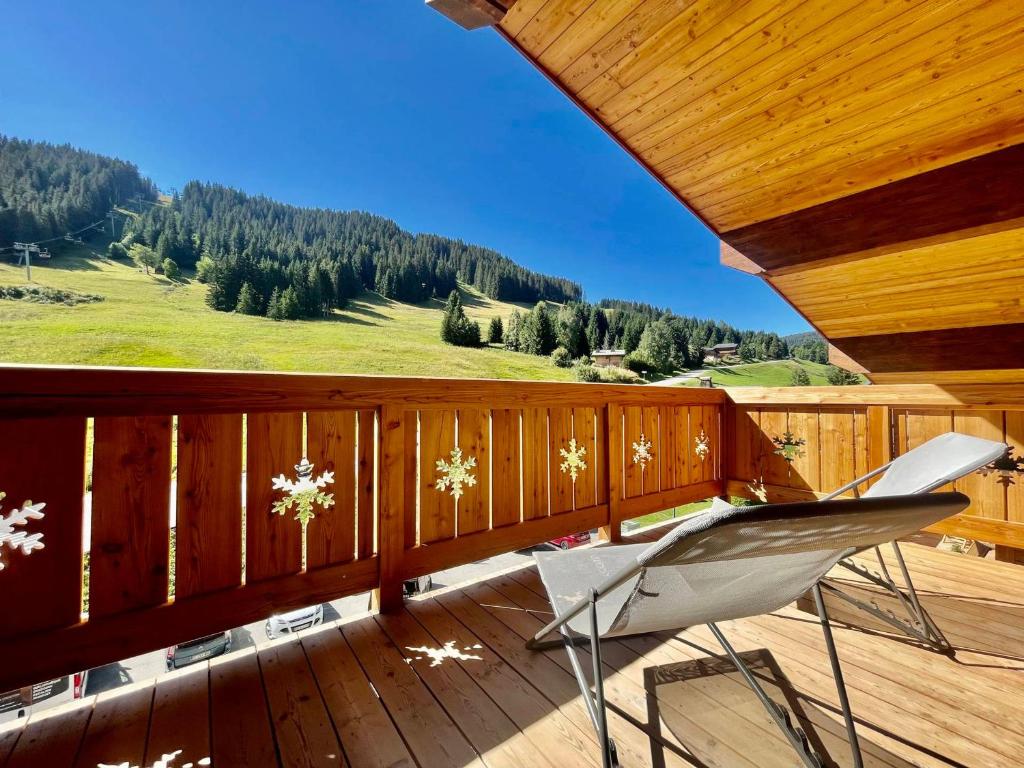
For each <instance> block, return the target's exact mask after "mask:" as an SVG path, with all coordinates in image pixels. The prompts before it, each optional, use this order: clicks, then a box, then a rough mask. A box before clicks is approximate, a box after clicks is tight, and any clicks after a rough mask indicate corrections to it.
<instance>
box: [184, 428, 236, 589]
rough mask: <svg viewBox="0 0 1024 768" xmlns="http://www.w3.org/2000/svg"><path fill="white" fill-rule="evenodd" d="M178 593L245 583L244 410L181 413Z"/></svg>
mask: <svg viewBox="0 0 1024 768" xmlns="http://www.w3.org/2000/svg"><path fill="white" fill-rule="evenodd" d="M177 479H178V482H177V501H178V507H177V511H178V514H177V523H176V535H175V539H174V541H175V561H174V562H175V567H174V598H175V600H182V599H185V598H187V597H189V596H190V595H197V594H202V593H204V592H212V591H214V590H217V589H223V588H226V587H234V586H238V585H239V584H241V583H242V415H241V414H226V415H212V414H199V415H196V414H188V415H183V416H180V417H179V418H178V478H177Z"/></svg>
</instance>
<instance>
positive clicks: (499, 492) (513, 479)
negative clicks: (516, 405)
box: [491, 409, 522, 528]
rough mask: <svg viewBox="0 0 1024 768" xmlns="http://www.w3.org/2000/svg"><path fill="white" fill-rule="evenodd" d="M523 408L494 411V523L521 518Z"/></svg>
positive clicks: (492, 477) (492, 476)
mask: <svg viewBox="0 0 1024 768" xmlns="http://www.w3.org/2000/svg"><path fill="white" fill-rule="evenodd" d="M519 414H520V412H519V411H514V410H509V409H500V410H495V411H491V440H492V445H491V496H492V500H493V501H492V509H491V527H493V528H500V527H502V526H504V525H514V524H516V523H518V522H519V518H520V514H521V511H522V510H521V506H522V505H521V495H520V482H521V479H522V476H521V474H520V467H519Z"/></svg>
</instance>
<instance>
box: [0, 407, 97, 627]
mask: <svg viewBox="0 0 1024 768" xmlns="http://www.w3.org/2000/svg"><path fill="white" fill-rule="evenodd" d="M0 491H2V492H4V493H6V494H7V496H6V498H4V499H3V500H2V501H0V514H2V515H9V514H10V513H11V512H12V511H13V510H14V509H19V508H21V505H22V503H23V502H25V501H33V502H35V503H44V504H46V507H45V508H44V509H43V510H42V512H43V515H44V517H43V518H42V519H40V520H30V521H29V522H28V524H27V525H26V526H17V527H16V528H15V531H17V532H22V531H23V532H25V533H27V534H29V535H32V534H35V533H41V534H42V535H43V538H42V543H43V549H41V550H35V551H33V552H31V553H30V554H28V555H25V554H23V553H22V552H21V550H20V549H12V548H9V547H5V548H4V550H3V551H2V552H0V558H2V562H3V563H4V570H3V571H2V572H0V580H2V583H3V590H2V591H0V615H2V616H7V617H9V618H10V619H11V620H9V621H3V622H0V637H8V636H11V635H15V634H28V633H31V632H33V631H36V630H40V629H47V628H50V627H59V626H63V625H69V624H74V623H75V622H77V621H78V617H79V612H80V611H81V608H82V602H81V601H82V498H83V494H84V493H85V419H84V418H76V417H70V418H58V419H43V420H35V419H25V420H20V419H18V420H13V421H0ZM15 617H17V620H14V619H15Z"/></svg>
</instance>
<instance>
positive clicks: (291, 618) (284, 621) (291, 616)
mask: <svg viewBox="0 0 1024 768" xmlns="http://www.w3.org/2000/svg"><path fill="white" fill-rule="evenodd" d="M323 620H324V607H323V605H313V606H310V607H309V608H299V609H298V610H297V611H289V612H288V613H280V614H278V615H276V616H271V617H270V618H269V619H267V637H269V638H271V639H273V638H275V637H277V636H278V635H280V634H281V633H282V632H298V631H299V630H300V629H309V628H310V627H313V626H316V625H317V624H320V623H321V622H322V621H323Z"/></svg>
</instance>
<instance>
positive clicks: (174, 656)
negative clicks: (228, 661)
mask: <svg viewBox="0 0 1024 768" xmlns="http://www.w3.org/2000/svg"><path fill="white" fill-rule="evenodd" d="M230 649H231V633H230V632H217V633H216V634H213V635H207V636H206V637H200V638H199V639H198V640H189V641H188V642H187V643H180V644H178V645H172V646H171V647H170V648H168V649H167V669H180V668H181V667H187V666H188V665H189V664H195V663H196V662H197V661H206V659H212V658H213V657H214V656H220V655H221V654H222V653H227V652H228V651H229V650H230Z"/></svg>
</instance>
